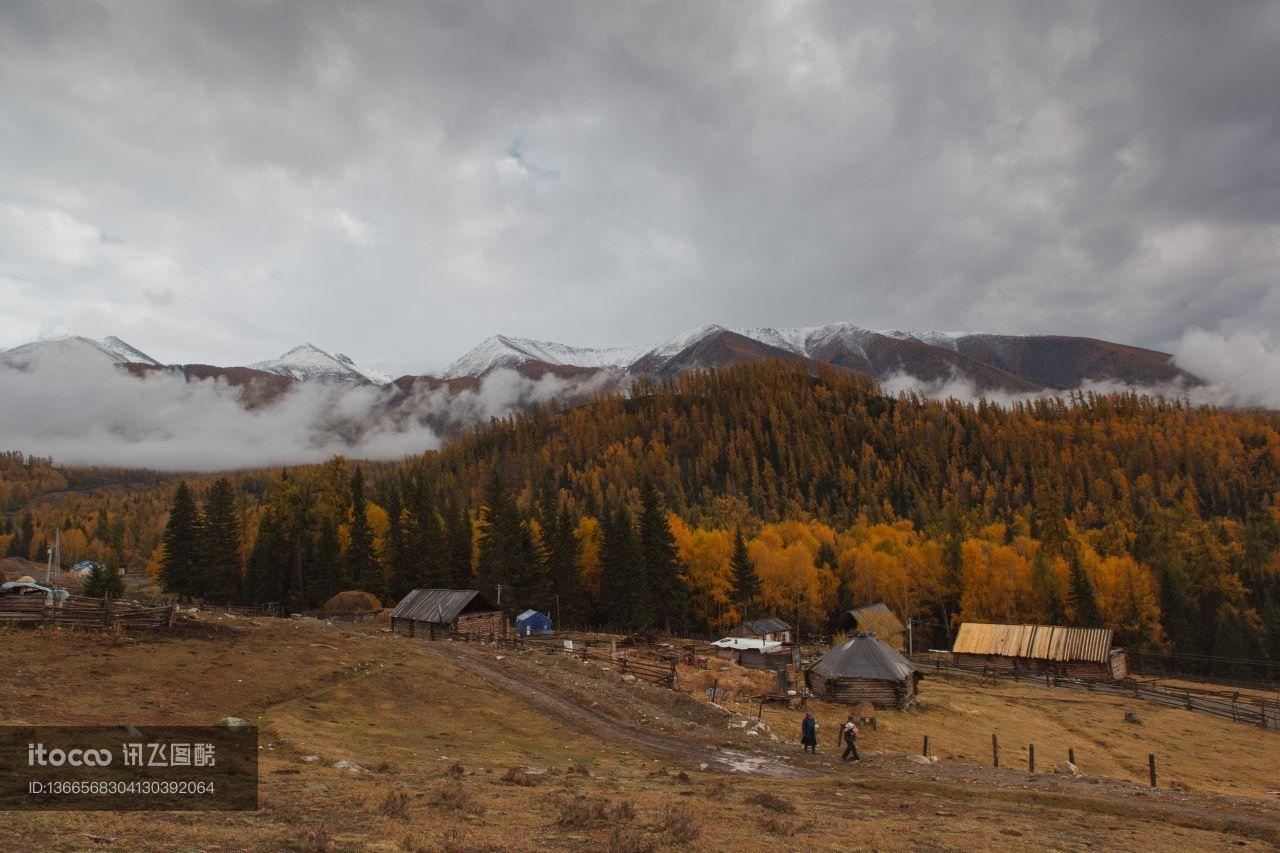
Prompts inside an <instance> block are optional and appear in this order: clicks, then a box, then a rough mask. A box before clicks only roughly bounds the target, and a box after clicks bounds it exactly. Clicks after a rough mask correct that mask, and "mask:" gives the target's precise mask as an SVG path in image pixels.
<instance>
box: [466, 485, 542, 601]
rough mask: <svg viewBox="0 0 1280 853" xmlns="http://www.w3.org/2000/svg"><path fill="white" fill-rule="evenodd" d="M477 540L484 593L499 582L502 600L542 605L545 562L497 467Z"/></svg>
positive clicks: (478, 578)
mask: <svg viewBox="0 0 1280 853" xmlns="http://www.w3.org/2000/svg"><path fill="white" fill-rule="evenodd" d="M481 518H482V521H483V528H482V530H481V533H480V539H479V542H478V543H477V555H476V556H477V560H476V565H477V580H478V582H479V584H480V588H481V589H482V590H484V591H485V592H486V593H488V591H489V590H490V589H495V590H496V588H497V587H498V586H499V585H500V586H501V587H502V588H503V601H504V602H505V603H507V604H509V605H512V606H516V607H532V606H537V607H545V606H546V601H545V599H546V596H547V588H548V584H547V583H546V566H545V565H544V564H543V562H542V560H541V559H539V557H540V555H539V554H538V553H537V550H536V548H535V547H534V543H533V537H532V535H531V534H530V532H529V527H528V525H527V524H526V523H525V522H524V520H523V519H521V517H520V511H519V509H518V508H517V507H516V503H515V501H514V500H513V499H512V498H511V494H510V493H509V492H508V491H507V484H506V481H505V480H503V478H502V475H501V474H500V473H499V471H498V470H497V468H494V469H493V471H492V472H491V474H490V476H489V483H488V486H487V487H486V488H485V502H484V506H483V508H482V511H481Z"/></svg>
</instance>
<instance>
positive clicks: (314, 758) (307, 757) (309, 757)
mask: <svg viewBox="0 0 1280 853" xmlns="http://www.w3.org/2000/svg"><path fill="white" fill-rule="evenodd" d="M319 760H320V756H318V755H304V756H302V758H300V759H299V761H305V762H307V763H308V764H310V763H311V762H313V761H319Z"/></svg>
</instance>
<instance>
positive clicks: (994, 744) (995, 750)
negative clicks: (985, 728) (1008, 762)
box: [991, 732, 1000, 767]
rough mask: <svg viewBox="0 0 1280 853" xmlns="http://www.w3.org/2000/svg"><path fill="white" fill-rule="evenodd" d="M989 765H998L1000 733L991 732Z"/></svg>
mask: <svg viewBox="0 0 1280 853" xmlns="http://www.w3.org/2000/svg"><path fill="white" fill-rule="evenodd" d="M991 766H992V767H999V766H1000V735H998V734H996V733H995V732H992V733H991Z"/></svg>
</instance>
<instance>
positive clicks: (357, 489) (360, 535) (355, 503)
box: [346, 467, 384, 596]
mask: <svg viewBox="0 0 1280 853" xmlns="http://www.w3.org/2000/svg"><path fill="white" fill-rule="evenodd" d="M367 509H368V502H367V501H366V500H365V496H364V473H363V472H362V471H361V470H360V468H358V467H357V468H356V471H355V474H353V475H352V476H351V539H350V541H349V542H348V544H347V553H346V568H347V578H348V580H349V582H350V584H351V588H352V589H360V590H364V591H365V592H371V593H373V594H374V595H379V596H380V595H382V594H383V592H384V590H383V586H384V584H383V581H382V566H381V565H380V564H379V563H378V555H377V554H376V553H374V549H373V530H372V529H371V528H370V527H369V517H368V515H367V514H366V510H367Z"/></svg>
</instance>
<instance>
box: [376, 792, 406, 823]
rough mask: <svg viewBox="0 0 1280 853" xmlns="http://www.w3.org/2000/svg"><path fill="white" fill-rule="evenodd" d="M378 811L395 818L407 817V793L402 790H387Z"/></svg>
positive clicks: (403, 818) (404, 818) (402, 818)
mask: <svg viewBox="0 0 1280 853" xmlns="http://www.w3.org/2000/svg"><path fill="white" fill-rule="evenodd" d="M378 811H380V812H382V813H383V814H384V815H386V816H387V817H390V818H395V819H396V820H408V819H409V795H408V794H406V793H405V792H404V791H399V790H396V791H388V792H387V798H386V799H385V800H383V801H382V805H381V806H379V807H378Z"/></svg>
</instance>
